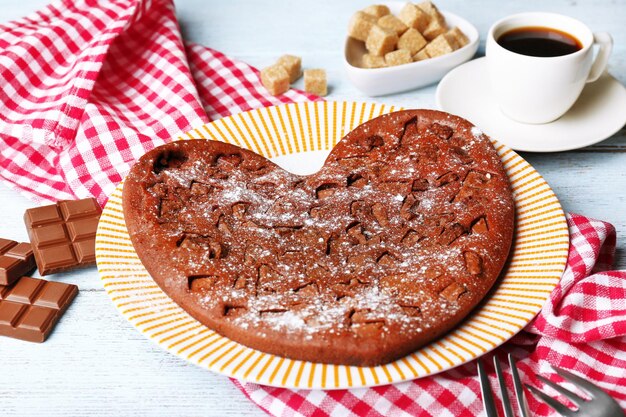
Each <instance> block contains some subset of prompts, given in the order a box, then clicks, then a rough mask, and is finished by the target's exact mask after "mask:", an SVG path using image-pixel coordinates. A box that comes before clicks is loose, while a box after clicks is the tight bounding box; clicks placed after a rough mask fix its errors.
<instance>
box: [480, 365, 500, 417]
mask: <svg viewBox="0 0 626 417" xmlns="http://www.w3.org/2000/svg"><path fill="white" fill-rule="evenodd" d="M478 376H479V377H480V392H481V394H482V397H483V405H484V406H485V413H487V417H498V412H497V411H496V403H495V402H494V400H493V392H492V391H491V385H490V384H489V377H488V376H487V372H485V366H484V364H483V361H482V360H481V359H479V360H478Z"/></svg>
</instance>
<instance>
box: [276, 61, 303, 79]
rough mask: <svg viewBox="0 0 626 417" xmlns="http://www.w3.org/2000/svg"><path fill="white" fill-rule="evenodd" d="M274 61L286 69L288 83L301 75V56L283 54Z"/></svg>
mask: <svg viewBox="0 0 626 417" xmlns="http://www.w3.org/2000/svg"><path fill="white" fill-rule="evenodd" d="M276 63H277V64H278V65H280V66H281V67H283V68H284V69H285V70H287V73H288V74H289V82H290V83H293V82H294V81H296V80H297V79H298V78H300V76H301V75H302V58H300V57H299V56H294V55H283V56H281V57H280V58H278V61H276Z"/></svg>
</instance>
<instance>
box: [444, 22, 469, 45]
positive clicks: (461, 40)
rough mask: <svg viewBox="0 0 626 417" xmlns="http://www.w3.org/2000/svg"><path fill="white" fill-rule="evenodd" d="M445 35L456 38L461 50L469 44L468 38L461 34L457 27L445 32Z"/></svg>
mask: <svg viewBox="0 0 626 417" xmlns="http://www.w3.org/2000/svg"><path fill="white" fill-rule="evenodd" d="M446 34H448V35H449V36H453V37H454V38H456V41H457V43H458V44H459V48H462V47H464V46H465V45H467V44H468V43H469V38H468V37H467V36H465V33H463V32H462V31H461V29H459V27H458V26H455V27H453V28H452V29H450V30H449V31H447V32H446Z"/></svg>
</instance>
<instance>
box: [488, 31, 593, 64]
mask: <svg viewBox="0 0 626 417" xmlns="http://www.w3.org/2000/svg"><path fill="white" fill-rule="evenodd" d="M497 42H498V44H499V45H500V46H502V47H503V48H506V49H508V50H509V51H511V52H515V53H518V54H522V55H529V56H538V57H554V56H562V55H568V54H571V53H574V52H576V51H580V50H581V49H582V47H583V46H582V44H581V42H580V41H579V40H578V39H576V38H575V37H574V36H572V35H570V34H569V33H565V32H562V31H560V30H557V29H552V28H549V27H543V26H525V27H519V28H515V29H512V30H509V31H507V32H505V33H503V34H502V35H500V37H498V39H497Z"/></svg>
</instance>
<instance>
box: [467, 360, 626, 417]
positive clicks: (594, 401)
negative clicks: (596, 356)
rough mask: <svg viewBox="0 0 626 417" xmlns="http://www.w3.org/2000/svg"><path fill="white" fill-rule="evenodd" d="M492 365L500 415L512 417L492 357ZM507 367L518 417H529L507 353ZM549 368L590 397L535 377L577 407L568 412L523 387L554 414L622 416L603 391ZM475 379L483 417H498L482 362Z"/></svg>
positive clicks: (567, 409)
mask: <svg viewBox="0 0 626 417" xmlns="http://www.w3.org/2000/svg"><path fill="white" fill-rule="evenodd" d="M493 365H494V367H495V368H496V375H497V376H498V382H499V385H500V392H501V394H502V408H503V409H504V415H505V416H506V417H513V408H512V406H511V401H510V400H509V393H508V390H507V388H506V385H505V383H504V376H503V374H502V369H501V368H500V362H499V361H498V358H496V357H495V356H494V357H493ZM509 365H510V367H511V374H512V375H513V387H514V389H515V396H516V397H517V406H518V407H519V412H520V415H521V416H522V417H530V413H529V411H528V402H527V401H526V395H525V393H524V388H523V387H522V383H521V381H520V378H519V374H518V372H517V365H516V363H515V358H513V355H511V354H510V353H509ZM552 368H553V369H554V370H555V371H556V373H557V374H559V375H560V376H561V377H563V378H564V379H565V380H567V381H569V382H570V383H571V384H573V385H574V386H576V387H578V388H579V389H581V390H582V391H584V392H586V393H587V395H589V397H590V398H591V399H590V400H586V399H584V398H582V397H580V396H578V395H577V394H575V393H573V392H572V391H570V390H568V389H565V388H563V387H562V386H560V385H557V384H556V383H554V382H552V381H550V380H548V379H546V378H544V377H543V376H541V375H537V378H539V379H540V380H541V381H542V382H543V383H544V384H545V385H547V386H549V387H552V388H553V389H554V390H555V391H557V392H559V393H560V394H562V395H564V396H565V397H567V398H568V399H569V400H570V401H571V402H572V403H574V404H575V405H576V407H577V408H576V409H575V410H572V409H571V408H569V407H567V406H565V405H564V404H562V403H560V402H558V401H557V400H556V399H554V398H552V397H550V396H549V395H547V394H546V393H544V392H542V391H540V390H538V389H537V388H535V387H533V386H530V385H528V384H525V386H526V388H528V389H529V390H530V392H532V393H533V394H534V395H535V396H537V397H538V398H540V399H542V400H543V401H545V402H546V404H548V405H549V406H550V407H552V408H553V409H554V410H555V411H556V412H557V413H559V414H561V415H563V416H566V417H570V416H585V417H624V411H623V410H622V408H621V407H620V406H619V404H618V403H617V401H615V400H614V399H613V398H612V397H611V396H610V395H608V394H607V393H606V392H604V391H602V390H601V389H600V388H599V387H597V386H596V385H594V384H592V383H591V382H589V381H586V380H585V379H583V378H581V377H579V376H577V375H574V374H572V373H570V372H568V371H566V370H564V369H560V368H557V367H556V366H553V367H552ZM478 376H479V377H480V390H481V393H482V397H483V405H484V407H485V413H486V414H487V417H498V413H497V411H496V403H495V401H494V398H493V392H492V391H491V385H490V384H489V378H488V376H487V372H485V367H484V365H483V362H482V360H479V361H478Z"/></svg>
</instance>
